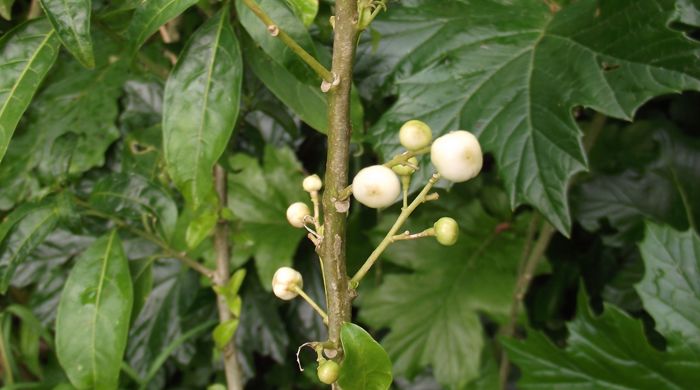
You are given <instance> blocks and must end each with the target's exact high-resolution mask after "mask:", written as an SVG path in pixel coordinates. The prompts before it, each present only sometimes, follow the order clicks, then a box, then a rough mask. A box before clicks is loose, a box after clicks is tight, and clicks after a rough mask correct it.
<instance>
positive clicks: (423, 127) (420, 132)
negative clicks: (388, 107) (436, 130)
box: [399, 119, 433, 150]
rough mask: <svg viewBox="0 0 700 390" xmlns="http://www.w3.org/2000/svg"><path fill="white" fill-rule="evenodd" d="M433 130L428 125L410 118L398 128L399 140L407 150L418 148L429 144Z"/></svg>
mask: <svg viewBox="0 0 700 390" xmlns="http://www.w3.org/2000/svg"><path fill="white" fill-rule="evenodd" d="M432 140H433V132H432V130H431V129H430V126H428V125H427V124H425V123H424V122H421V121H419V120H415V119H414V120H410V121H408V122H406V123H404V124H403V126H401V129H400V130H399V142H401V145H403V147H404V148H406V149H408V150H418V149H422V148H424V147H426V146H428V145H430V141H432Z"/></svg>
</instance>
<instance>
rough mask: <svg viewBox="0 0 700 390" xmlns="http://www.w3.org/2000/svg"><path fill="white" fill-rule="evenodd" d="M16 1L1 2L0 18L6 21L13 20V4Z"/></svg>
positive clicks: (3, 0)
mask: <svg viewBox="0 0 700 390" xmlns="http://www.w3.org/2000/svg"><path fill="white" fill-rule="evenodd" d="M14 2H15V0H0V16H2V17H3V18H5V20H12V4H14Z"/></svg>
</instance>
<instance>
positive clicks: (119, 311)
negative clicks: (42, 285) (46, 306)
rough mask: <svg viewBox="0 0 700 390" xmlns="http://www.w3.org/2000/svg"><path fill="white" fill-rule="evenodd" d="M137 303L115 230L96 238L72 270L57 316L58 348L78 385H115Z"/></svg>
mask: <svg viewBox="0 0 700 390" xmlns="http://www.w3.org/2000/svg"><path fill="white" fill-rule="evenodd" d="M132 303H133V291H132V286H131V274H130V273H129V264H128V262H127V259H126V256H125V255H124V250H123V249H122V244H121V240H120V239H119V236H118V235H117V232H116V230H114V231H112V232H110V233H109V234H107V235H105V236H103V237H101V238H100V239H98V240H96V241H95V242H94V243H93V244H92V245H91V246H90V247H89V248H88V249H87V250H86V251H85V252H84V253H83V254H82V255H81V256H80V257H79V258H78V260H77V261H76V263H75V266H74V267H73V269H72V270H71V272H70V275H69V276H68V280H67V281H66V284H65V287H64V288H63V292H62V293H61V301H60V303H59V306H58V314H57V316H56V353H57V355H58V360H59V362H60V363H61V366H62V367H63V369H64V370H65V372H66V374H67V375H68V378H70V381H71V383H72V384H73V385H74V386H75V387H77V388H78V389H116V388H117V383H118V379H119V370H120V368H119V367H120V365H121V361H122V356H123V354H124V349H125V348H126V341H127V334H128V332H129V316H130V314H131V306H132Z"/></svg>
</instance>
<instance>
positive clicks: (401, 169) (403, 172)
mask: <svg viewBox="0 0 700 390" xmlns="http://www.w3.org/2000/svg"><path fill="white" fill-rule="evenodd" d="M408 163H409V164H411V165H413V166H416V167H417V166H418V159H417V158H415V157H411V158H409V159H408ZM391 169H392V170H393V171H394V173H396V174H397V175H399V176H411V175H412V174H413V172H415V171H416V170H415V168H413V167H411V166H409V165H403V164H398V165H394V166H393V167H391Z"/></svg>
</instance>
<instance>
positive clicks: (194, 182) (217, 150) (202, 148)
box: [163, 7, 243, 210]
mask: <svg viewBox="0 0 700 390" xmlns="http://www.w3.org/2000/svg"><path fill="white" fill-rule="evenodd" d="M242 74H243V64H242V62H241V53H240V49H239V48H238V41H237V39H236V35H235V34H234V32H233V29H232V28H231V25H230V23H229V14H228V8H227V7H225V8H224V9H223V10H221V11H220V12H219V14H218V15H217V16H215V17H212V18H211V19H210V20H209V21H207V22H206V23H205V24H204V25H202V26H201V27H200V28H199V29H198V30H197V31H196V32H195V33H194V34H193V35H192V37H191V38H190V40H189V41H188V43H187V45H186V47H185V49H184V50H183V53H182V54H181V55H180V58H179V59H178V62H177V65H176V66H175V69H174V70H173V72H172V74H171V75H170V78H169V79H168V82H167V84H166V86H165V102H164V106H163V148H164V152H165V160H166V162H167V166H168V172H169V173H170V176H171V177H172V178H173V180H174V181H175V184H176V185H177V187H178V189H180V191H181V192H182V193H183V195H184V196H185V199H186V200H187V201H188V202H189V203H190V205H191V206H192V208H193V209H195V210H196V209H198V208H199V207H200V206H201V205H202V204H204V202H206V201H207V200H208V199H210V198H211V197H212V196H213V190H214V189H213V178H212V169H213V167H214V164H215V163H216V161H217V160H218V159H219V157H220V156H221V154H222V153H223V151H224V149H225V148H226V145H227V143H228V140H229V138H230V137H231V133H232V131H233V127H234V124H235V123H236V118H237V117H238V108H239V107H238V105H239V101H240V93H241V78H242Z"/></svg>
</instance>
